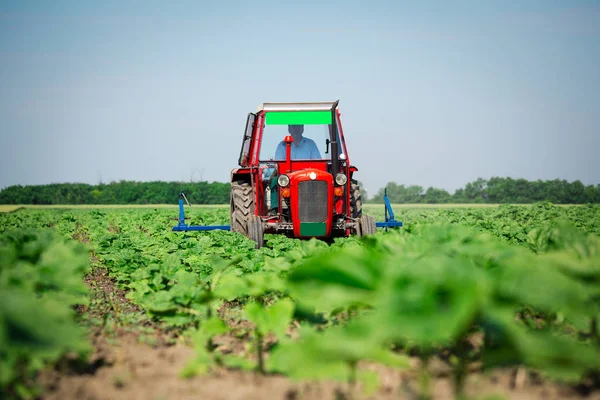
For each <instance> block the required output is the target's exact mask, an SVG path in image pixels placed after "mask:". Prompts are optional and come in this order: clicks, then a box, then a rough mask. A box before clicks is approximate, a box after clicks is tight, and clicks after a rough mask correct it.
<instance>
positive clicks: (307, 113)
mask: <svg viewBox="0 0 600 400" xmlns="http://www.w3.org/2000/svg"><path fill="white" fill-rule="evenodd" d="M338 102H339V101H335V102H316V103H263V104H262V105H260V106H259V107H258V109H257V111H256V112H254V113H249V114H248V117H247V120H246V127H245V130H244V136H243V139H242V147H241V151H240V154H239V159H238V165H239V167H238V168H235V169H233V170H232V171H231V197H230V207H231V225H230V226H226V225H225V226H213V227H210V226H190V225H187V224H185V216H184V211H183V199H185V195H184V194H183V193H181V195H180V200H179V205H180V218H179V225H178V226H176V227H174V228H173V230H177V231H188V230H211V229H230V230H231V231H233V232H239V233H241V234H243V235H245V236H247V237H248V238H250V239H252V240H253V241H254V242H256V248H260V247H262V246H263V244H264V234H265V233H274V234H285V235H287V236H289V237H294V238H313V237H315V238H319V239H324V240H332V239H333V238H335V237H347V236H349V235H352V234H356V235H358V236H362V235H370V234H373V233H375V232H376V227H377V226H381V227H386V228H388V227H399V226H402V223H401V222H398V221H395V220H394V216H393V211H392V209H391V206H390V204H389V201H388V199H387V196H385V203H386V209H385V211H386V214H385V215H386V222H378V223H376V222H375V219H374V218H373V217H372V216H370V215H366V214H363V210H362V199H361V194H360V187H359V185H358V182H357V180H356V179H354V173H355V172H357V171H358V169H357V168H356V167H355V166H354V165H352V164H351V162H350V158H349V155H348V150H347V148H346V142H345V140H344V132H343V129H342V124H341V121H340V115H341V114H340V112H339V110H338ZM186 200H187V199H186Z"/></svg>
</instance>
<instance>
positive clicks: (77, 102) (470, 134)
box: [0, 0, 600, 201]
mask: <svg viewBox="0 0 600 400" xmlns="http://www.w3.org/2000/svg"><path fill="white" fill-rule="evenodd" d="M338 99H339V100H340V105H339V107H340V111H341V113H342V117H341V118H342V125H343V128H344V133H345V136H346V143H347V145H348V157H349V158H350V160H351V162H352V164H354V165H356V166H357V167H358V169H359V172H357V173H356V177H357V178H358V179H359V180H360V181H361V182H362V183H363V184H364V186H365V188H366V190H367V192H368V193H371V194H374V193H376V192H377V191H378V190H379V189H380V188H381V187H383V186H385V184H386V183H387V182H390V181H394V182H397V183H401V184H406V185H409V184H417V185H421V186H424V187H429V186H434V187H438V188H443V189H446V190H449V191H450V192H453V191H454V190H455V189H457V188H459V187H463V186H464V185H465V184H466V183H467V182H470V181H474V180H475V179H477V178H478V177H483V178H490V177H492V176H502V177H505V176H510V177H513V178H526V179H530V180H537V179H543V180H545V179H557V178H558V179H566V180H569V181H573V180H581V181H582V182H583V183H584V184H586V185H588V184H600V157H598V155H597V153H598V151H599V150H600V0H596V1H553V0H538V1H533V0H520V1H508V0H500V1H438V2H434V1H429V2H415V1H402V0H390V1H378V0H371V1H369V2H366V1H354V2H352V1H349V0H343V1H336V0H334V1H325V0H321V1H311V0H307V1H302V2H300V1H290V2H288V1H282V0H279V1H270V0H265V1H260V0H254V1H235V0H232V1H226V2H215V1H211V2H203V1H184V0H180V1H171V2H166V1H113V0H107V1H102V2H97V1H61V0H56V1H42V0H40V1H23V0H21V1H19V0H17V1H13V0H0V189H1V188H4V187H7V186H10V185H15V184H21V185H29V184H46V183H57V182H85V183H91V184H96V183H99V182H104V183H108V182H110V181H119V180H136V181H154V180H178V181H200V180H206V181H220V182H227V181H228V180H229V176H230V172H231V169H233V168H235V167H236V166H237V158H238V155H239V151H240V146H241V141H242V135H243V131H244V125H245V121H246V115H247V113H248V112H251V111H254V110H255V109H256V107H257V106H258V105H259V104H261V103H263V102H273V101H334V100H338ZM174 201H176V199H174Z"/></svg>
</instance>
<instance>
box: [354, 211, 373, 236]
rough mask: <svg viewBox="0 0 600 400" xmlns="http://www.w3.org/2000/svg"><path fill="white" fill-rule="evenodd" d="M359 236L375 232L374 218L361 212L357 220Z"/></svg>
mask: <svg viewBox="0 0 600 400" xmlns="http://www.w3.org/2000/svg"><path fill="white" fill-rule="evenodd" d="M358 224H359V226H360V228H359V230H360V236H367V235H373V234H375V233H377V225H375V218H373V217H371V216H370V215H366V214H363V215H362V216H361V217H360V218H359V220H358Z"/></svg>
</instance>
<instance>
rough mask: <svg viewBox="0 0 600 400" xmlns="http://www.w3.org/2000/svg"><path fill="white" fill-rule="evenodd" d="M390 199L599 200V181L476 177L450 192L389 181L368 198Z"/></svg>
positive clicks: (408, 200) (465, 200)
mask: <svg viewBox="0 0 600 400" xmlns="http://www.w3.org/2000/svg"><path fill="white" fill-rule="evenodd" d="M385 190H387V195H388V197H389V199H390V201H391V202H392V203H407V204H415V203H430V204H439V203H490V204H507V203H511V204H529V203H535V202H538V201H550V202H552V203H555V204H587V203H600V185H596V186H594V185H588V186H586V185H584V184H583V183H581V182H580V181H574V182H567V181H566V180H559V179H555V180H548V181H542V180H537V181H528V180H526V179H512V178H500V177H493V178H490V179H489V180H486V179H483V178H479V179H477V180H476V181H474V182H469V183H467V184H466V185H465V187H464V188H460V189H457V190H456V191H455V192H454V194H450V193H449V192H448V191H446V190H444V189H438V188H434V187H430V188H427V189H424V188H423V187H422V186H418V185H408V186H407V185H403V184H397V183H395V182H389V183H388V184H387V185H386V187H385V188H382V189H380V190H379V192H378V193H377V194H376V195H375V196H373V197H372V198H371V199H369V202H371V203H383V196H384V191H385Z"/></svg>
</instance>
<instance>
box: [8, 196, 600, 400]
mask: <svg viewBox="0 0 600 400" xmlns="http://www.w3.org/2000/svg"><path fill="white" fill-rule="evenodd" d="M366 210H368V212H369V213H371V214H372V215H374V216H375V217H376V219H377V220H382V219H383V208H382V206H381V205H377V206H374V205H369V206H367V207H366ZM3 211H13V212H9V213H2V214H0V394H4V396H2V397H7V398H36V397H42V398H48V399H71V398H73V399H75V398H77V399H129V398H140V399H187V398H190V399H191V398H207V399H213V398H214V399H230V398H233V399H267V398H268V399H270V398H273V399H362V398H374V399H399V398H401V399H428V398H433V399H445V398H449V399H450V398H477V399H484V398H487V399H492V398H514V399H529V398H539V399H542V398H544V399H548V398H556V399H570V398H573V399H575V398H600V336H599V333H598V317H599V316H600V240H599V239H598V237H599V236H600V207H599V206H570V207H558V206H554V205H552V204H549V203H540V204H535V205H532V206H508V205H503V206H492V207H489V206H487V205H486V206H485V207H472V206H471V207H466V208H465V207H459V206H456V205H455V206H453V205H450V206H445V207H430V208H429V207H423V206H419V207H418V208H415V207H411V208H406V207H402V208H401V207H396V208H395V211H396V219H398V220H401V221H403V222H404V224H405V227H404V228H402V229H400V230H398V231H392V230H390V231H380V232H378V234H377V235H374V236H371V237H366V238H362V239H358V238H355V237H351V238H347V239H338V240H336V241H335V242H334V243H332V244H326V243H324V242H320V241H317V240H314V239H313V240H309V241H300V240H295V239H288V238H285V237H281V236H274V235H267V237H266V246H265V247H263V248H261V249H260V250H254V249H253V242H251V241H249V240H248V239H246V238H244V237H242V236H241V235H239V234H235V233H231V232H223V231H214V232H205V233H198V232H194V233H192V232H190V233H175V232H171V231H170V227H171V226H173V225H174V224H176V223H177V221H176V220H173V218H176V217H177V208H176V207H173V206H158V207H153V206H148V207H138V208H118V207H114V206H111V207H105V208H104V207H102V208H100V207H93V208H89V207H85V208H83V207H82V208H76V207H65V208H55V207H54V208H29V207H27V208H23V209H19V210H16V211H14V210H3ZM228 212H229V210H228V207H197V206H193V207H191V208H188V209H187V211H186V213H187V214H186V215H187V216H189V217H190V220H189V223H191V224H227V223H228V222H229V215H228Z"/></svg>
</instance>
